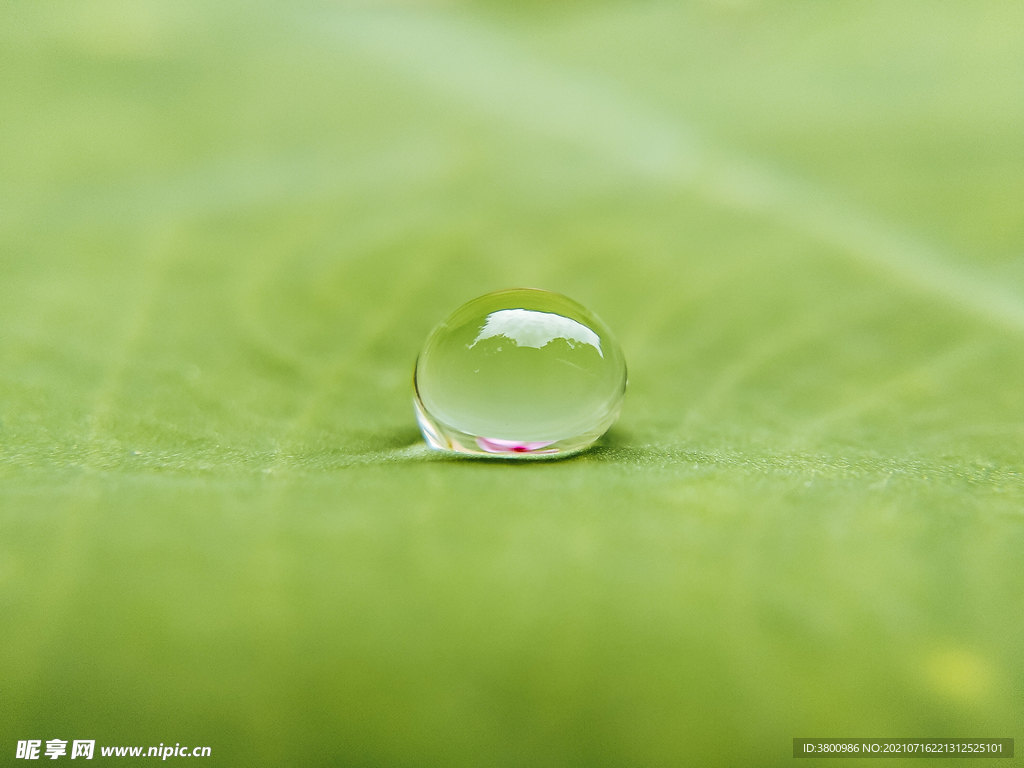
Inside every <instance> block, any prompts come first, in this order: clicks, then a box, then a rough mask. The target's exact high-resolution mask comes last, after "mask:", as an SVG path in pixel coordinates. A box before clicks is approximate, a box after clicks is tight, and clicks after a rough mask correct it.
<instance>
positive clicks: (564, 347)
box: [415, 289, 626, 458]
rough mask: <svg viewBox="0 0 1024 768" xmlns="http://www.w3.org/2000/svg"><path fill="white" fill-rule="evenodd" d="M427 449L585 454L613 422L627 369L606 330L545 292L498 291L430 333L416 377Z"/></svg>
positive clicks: (485, 453)
mask: <svg viewBox="0 0 1024 768" xmlns="http://www.w3.org/2000/svg"><path fill="white" fill-rule="evenodd" d="M415 388H416V396H415V405H416V417H417V420H418V421H419V425H420V430H421V431H422V432H423V437H424V438H425V439H426V441H427V444H428V445H429V446H430V447H431V448H435V449H437V450H442V451H454V452H456V453H468V454H476V455H479V456H497V457H502V458H533V457H548V458H550V457H554V456H564V455H566V454H569V453H574V452H576V451H579V450H582V449H583V448H586V447H587V446H588V445H590V444H591V443H593V442H594V441H595V440H597V438H599V437H600V436H601V435H603V434H604V433H605V432H606V431H607V429H608V427H610V426H611V425H612V422H614V421H615V419H616V417H617V416H618V415H619V408H620V407H621V406H622V397H623V394H624V393H625V391H626V362H625V359H624V358H623V356H622V350H621V349H620V348H619V345H618V344H617V343H616V341H615V339H614V338H613V337H612V334H611V331H609V330H608V327H607V326H606V325H605V324H604V323H603V322H601V320H600V319H599V318H598V317H597V316H596V315H594V314H593V313H592V312H590V311H589V310H587V309H586V308H585V307H583V306H581V305H580V304H577V303H576V302H575V301H573V300H572V299H569V298H567V297H565V296H562V295H560V294H557V293H551V292H550V291H540V290H535V289H516V290H510V291H497V292H495V293H489V294H487V295H486V296H481V297H480V298H478V299H474V300H473V301H471V302H469V303H468V304H466V305H465V306H463V307H461V308H460V309H458V310H457V311H456V312H455V313H454V314H453V315H452V316H451V317H449V318H448V319H447V320H445V321H444V322H443V323H441V325H439V326H438V327H437V328H435V329H434V330H433V332H432V333H431V334H430V336H429V337H428V339H427V343H426V345H425V346H424V347H423V351H422V352H421V353H420V356H419V359H418V360H417V361H416V375H415Z"/></svg>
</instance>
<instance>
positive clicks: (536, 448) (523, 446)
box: [476, 437, 558, 454]
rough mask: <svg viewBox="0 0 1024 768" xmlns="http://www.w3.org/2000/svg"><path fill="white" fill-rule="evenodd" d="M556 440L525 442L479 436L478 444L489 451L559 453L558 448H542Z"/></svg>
mask: <svg viewBox="0 0 1024 768" xmlns="http://www.w3.org/2000/svg"><path fill="white" fill-rule="evenodd" d="M554 442H555V441H554V440H547V441H533V442H523V441H520V440H501V439H499V438H497V437H478V438H477V439H476V444H477V445H478V446H480V449H481V450H483V451H486V452H487V453H498V454H500V453H558V450H557V449H552V450H550V451H545V450H542V449H543V448H547V447H548V446H549V445H551V444H552V443H554Z"/></svg>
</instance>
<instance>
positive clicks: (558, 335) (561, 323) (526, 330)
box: [469, 309, 604, 358]
mask: <svg viewBox="0 0 1024 768" xmlns="http://www.w3.org/2000/svg"><path fill="white" fill-rule="evenodd" d="M495 336H504V337H505V338H507V339H509V340H510V341H514V342H515V343H516V344H517V345H518V346H520V347H534V348H535V349H541V348H543V347H545V346H546V345H548V344H550V343H551V342H552V341H554V340H555V339H565V340H566V341H567V342H569V346H575V344H589V345H590V346H592V347H593V348H594V349H596V350H597V354H599V355H600V356H601V357H602V358H603V357H604V352H602V351H601V339H600V338H599V337H598V335H597V334H596V333H594V332H593V331H592V330H590V329H589V328H587V326H585V325H583V324H581V323H577V322H576V321H575V320H570V319H569V318H568V317H562V316H561V315H556V314H554V313H553V312H537V311H535V310H532V309H502V310H499V311H497V312H492V313H491V314H489V315H488V316H487V322H486V323H484V327H483V328H481V329H480V333H478V334H477V337H476V338H475V339H473V343H472V344H470V345H469V349H472V348H473V347H475V346H476V344H477V342H480V341H483V340H484V339H491V338H494V337H495ZM574 343H575V344H574Z"/></svg>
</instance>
